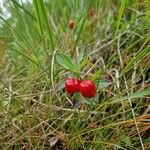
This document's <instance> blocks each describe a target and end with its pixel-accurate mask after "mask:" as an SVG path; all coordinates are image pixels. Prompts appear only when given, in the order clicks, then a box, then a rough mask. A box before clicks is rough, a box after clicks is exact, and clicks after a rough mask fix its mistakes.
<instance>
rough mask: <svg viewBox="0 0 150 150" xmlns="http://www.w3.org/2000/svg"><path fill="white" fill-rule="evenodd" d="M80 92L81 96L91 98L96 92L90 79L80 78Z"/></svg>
mask: <svg viewBox="0 0 150 150" xmlns="http://www.w3.org/2000/svg"><path fill="white" fill-rule="evenodd" d="M80 92H81V94H82V96H84V97H87V98H92V97H94V96H95V94H96V87H95V84H94V83H93V82H92V81H90V80H82V81H81V82H80Z"/></svg>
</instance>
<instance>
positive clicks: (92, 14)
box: [88, 8, 95, 18]
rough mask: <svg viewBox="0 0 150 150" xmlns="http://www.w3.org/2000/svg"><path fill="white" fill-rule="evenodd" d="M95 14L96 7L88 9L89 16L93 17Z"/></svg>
mask: <svg viewBox="0 0 150 150" xmlns="http://www.w3.org/2000/svg"><path fill="white" fill-rule="evenodd" d="M94 16H95V9H94V8H90V9H89V11H88V17H89V18H93V17H94Z"/></svg>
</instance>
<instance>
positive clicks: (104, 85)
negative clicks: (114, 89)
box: [96, 80, 111, 90]
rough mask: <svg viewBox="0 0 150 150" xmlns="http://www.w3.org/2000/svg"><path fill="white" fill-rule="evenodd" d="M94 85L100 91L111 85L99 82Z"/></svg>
mask: <svg viewBox="0 0 150 150" xmlns="http://www.w3.org/2000/svg"><path fill="white" fill-rule="evenodd" d="M96 84H97V89H98V90H101V89H104V88H106V87H108V86H109V85H110V84H111V83H109V82H106V81H102V80H100V81H98V82H97V83H96Z"/></svg>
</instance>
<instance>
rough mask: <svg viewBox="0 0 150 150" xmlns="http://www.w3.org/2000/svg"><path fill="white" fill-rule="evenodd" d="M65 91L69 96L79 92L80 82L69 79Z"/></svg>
mask: <svg viewBox="0 0 150 150" xmlns="http://www.w3.org/2000/svg"><path fill="white" fill-rule="evenodd" d="M65 89H66V91H67V93H68V94H73V93H75V92H78V91H79V80H78V79H74V78H69V79H67V80H66V82H65Z"/></svg>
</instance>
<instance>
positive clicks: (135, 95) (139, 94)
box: [109, 88, 150, 104]
mask: <svg viewBox="0 0 150 150" xmlns="http://www.w3.org/2000/svg"><path fill="white" fill-rule="evenodd" d="M149 94H150V88H147V89H144V90H143V91H140V92H135V93H132V94H129V95H127V96H123V97H121V98H116V99H114V100H112V101H111V102H110V103H109V104H113V103H117V102H121V101H124V100H127V99H134V98H141V97H144V96H146V95H149Z"/></svg>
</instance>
